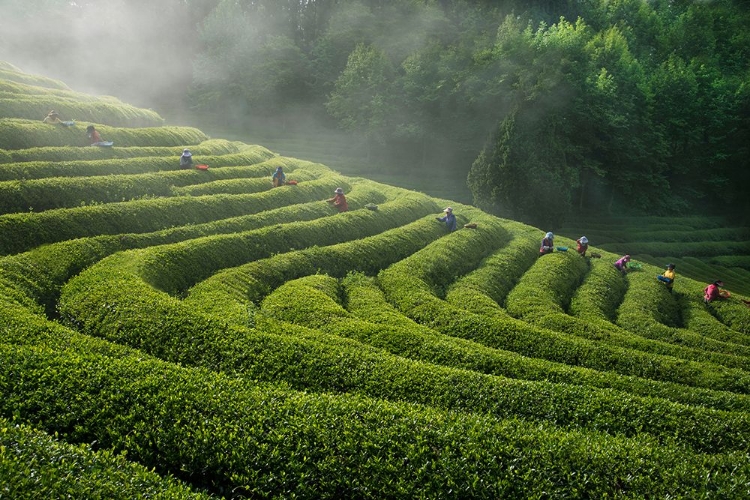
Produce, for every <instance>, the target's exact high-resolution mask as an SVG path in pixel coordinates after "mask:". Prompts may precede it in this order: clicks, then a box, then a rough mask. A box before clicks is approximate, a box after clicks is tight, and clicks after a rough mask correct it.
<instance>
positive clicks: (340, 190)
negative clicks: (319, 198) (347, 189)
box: [334, 188, 344, 194]
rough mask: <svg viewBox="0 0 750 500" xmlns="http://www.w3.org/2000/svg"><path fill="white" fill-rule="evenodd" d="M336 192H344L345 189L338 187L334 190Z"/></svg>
mask: <svg viewBox="0 0 750 500" xmlns="http://www.w3.org/2000/svg"><path fill="white" fill-rule="evenodd" d="M334 193H336V194H344V190H343V189H341V188H336V191H334Z"/></svg>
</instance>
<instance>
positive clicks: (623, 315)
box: [617, 266, 750, 370]
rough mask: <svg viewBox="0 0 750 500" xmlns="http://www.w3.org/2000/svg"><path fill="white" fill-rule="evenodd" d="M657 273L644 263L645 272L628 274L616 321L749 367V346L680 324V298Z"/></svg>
mask: <svg viewBox="0 0 750 500" xmlns="http://www.w3.org/2000/svg"><path fill="white" fill-rule="evenodd" d="M657 274H659V270H658V269H656V268H653V267H651V266H648V267H644V271H643V272H637V273H631V274H630V275H629V276H628V281H629V282H630V287H629V289H628V292H627V293H626V295H625V300H624V301H623V303H622V305H621V306H620V309H619V312H618V317H617V324H618V325H620V326H621V327H623V328H625V329H627V330H629V331H631V332H633V333H634V334H636V335H641V336H643V337H646V338H651V339H657V340H661V341H664V342H674V343H679V344H680V345H685V346H688V347H693V348H695V349H701V350H702V352H704V353H705V360H706V361H709V362H714V363H720V364H722V365H725V366H733V367H736V368H742V369H744V370H748V369H750V363H749V360H748V359H747V356H748V355H750V349H748V347H746V346H742V345H739V344H734V343H728V342H723V341H718V340H714V339H711V338H709V337H706V336H704V335H702V334H699V333H696V332H692V331H690V330H686V329H684V328H678V327H680V326H681V324H682V318H681V311H680V304H679V301H678V300H676V298H675V297H674V296H673V295H672V294H670V293H669V292H667V289H666V287H665V286H663V285H662V283H661V282H659V281H657V280H656V278H655V276H656V275H657ZM677 279H679V277H678V278H677ZM681 286H682V284H681V283H679V282H678V283H677V284H676V285H675V287H677V289H681ZM674 293H677V292H674Z"/></svg>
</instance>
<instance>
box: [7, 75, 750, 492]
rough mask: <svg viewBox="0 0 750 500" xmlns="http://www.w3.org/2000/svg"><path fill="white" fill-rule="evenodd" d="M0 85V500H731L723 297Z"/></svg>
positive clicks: (741, 476)
mask: <svg viewBox="0 0 750 500" xmlns="http://www.w3.org/2000/svg"><path fill="white" fill-rule="evenodd" d="M0 70H2V71H1V72H0V86H4V87H3V89H5V90H3V92H4V93H5V95H6V98H7V99H9V100H11V101H13V102H14V103H16V104H14V106H16V107H15V108H13V109H19V110H20V109H25V111H13V113H15V115H14V116H8V115H7V114H6V115H4V116H2V117H0V148H2V149H1V150H0V162H1V163H0V193H2V194H1V195H0V332H1V333H2V343H1V344H0V478H2V481H1V482H0V498H6V497H7V498H59V497H72V498H138V497H149V498H152V497H158V498H208V497H225V498H244V497H248V498H268V497H274V498H415V497H416V498H644V497H649V498H655V497H661V498H708V497H713V498H747V497H748V495H750V460H749V459H748V450H749V449H750V447H749V445H750V308H748V307H747V306H746V305H745V304H744V303H743V302H742V300H741V299H743V298H746V297H743V296H741V294H740V293H735V294H733V295H732V297H731V298H730V299H729V300H725V301H720V302H717V303H714V304H711V305H709V306H706V305H705V304H703V302H702V300H701V290H702V288H703V286H704V283H703V282H701V281H693V280H691V279H689V278H687V277H684V276H680V277H679V280H678V282H677V283H676V285H675V292H674V293H673V294H670V293H669V292H668V291H667V290H666V289H665V288H664V287H663V286H661V285H660V283H659V282H658V281H657V280H656V279H655V275H656V274H658V273H659V272H660V271H661V268H660V266H655V265H652V264H649V263H648V261H647V260H646V259H643V265H642V268H641V269H640V270H637V271H633V272H631V273H629V274H627V275H626V276H622V275H620V273H619V272H618V271H617V270H616V269H615V268H614V267H613V266H612V262H614V260H615V259H616V258H617V257H619V255H618V254H616V253H613V252H611V251H609V249H608V247H607V246H606V245H605V244H602V245H601V246H598V244H597V246H594V247H593V248H592V250H593V251H596V252H599V253H600V254H601V255H602V258H600V259H588V258H582V257H580V256H579V255H577V254H576V253H575V252H573V251H568V252H562V251H560V252H555V253H552V254H550V255H546V256H544V257H541V258H540V257H538V247H539V242H540V240H541V237H542V236H543V233H544V231H542V230H541V229H539V228H534V227H530V226H527V225H524V224H521V223H518V222H514V221H511V220H505V219H500V218H497V217H494V216H491V215H488V214H485V213H483V212H481V211H480V210H478V209H476V208H473V207H471V206H469V205H464V204H460V203H454V202H453V201H449V200H443V199H436V198H434V197H430V196H427V195H425V194H422V193H420V192H417V191H411V190H407V189H404V188H399V187H394V186H389V185H386V184H382V183H378V182H375V181H373V180H369V179H366V178H361V177H351V176H344V175H341V174H340V173H338V172H336V171H334V170H332V169H330V168H328V167H327V166H325V165H323V164H319V163H314V162H310V161H305V160H303V159H298V158H293V157H284V156H280V155H278V154H275V153H274V152H272V151H270V150H269V149H267V148H265V147H263V146H261V145H249V144H244V143H241V142H236V141H227V140H222V139H217V138H209V137H207V136H206V135H205V134H204V133H203V132H201V131H200V130H198V129H195V128H190V127H173V126H165V125H163V124H158V125H155V126H144V124H143V123H142V122H141V120H142V118H141V115H140V111H139V112H138V113H136V114H135V115H134V116H133V118H132V121H128V120H125V121H124V122H117V120H120V119H121V118H122V117H123V116H126V115H127V113H129V112H130V111H132V109H131V108H130V107H128V106H127V105H126V104H119V103H116V102H114V101H112V100H109V99H107V101H109V106H110V107H109V108H107V111H106V113H105V114H103V115H101V118H100V120H101V121H96V122H94V123H96V124H97V128H98V129H100V130H101V132H102V136H103V137H104V139H105V140H112V141H114V143H115V144H114V147H112V148H97V147H84V146H82V145H81V141H82V139H84V137H85V132H84V129H85V126H86V124H87V123H88V118H87V121H86V122H81V123H79V124H77V125H76V126H75V127H68V128H64V127H60V126H57V125H47V124H42V123H40V118H41V117H43V116H44V115H45V114H46V108H44V107H43V108H41V111H40V112H37V111H36V110H35V111H33V113H32V112H31V111H30V110H28V109H26V108H24V107H23V106H22V105H21V104H18V103H26V104H25V105H27V106H31V103H34V102H37V100H39V101H44V106H45V107H49V106H50V105H51V104H52V105H54V106H55V107H56V108H60V109H63V107H62V106H61V105H58V104H57V103H56V102H54V101H50V100H48V99H49V97H48V96H49V95H54V96H57V97H59V98H60V99H66V100H67V101H66V102H68V101H69V102H70V103H71V104H70V108H69V109H74V108H75V106H78V105H80V106H81V109H83V108H85V107H86V106H87V104H86V103H89V102H92V100H93V101H94V102H96V100H95V99H93V98H92V97H90V96H81V95H80V94H77V93H75V92H73V91H71V90H69V89H66V88H65V86H64V85H63V84H61V83H59V82H54V81H48V80H46V79H44V78H42V77H32V76H30V75H25V74H23V73H21V72H19V71H17V70H16V69H15V68H13V67H12V66H10V65H0ZM51 89H56V90H55V91H54V92H50V90H51ZM39 96H44V99H41V98H40V97H39ZM87 99H88V100H87ZM120 106H122V108H120ZM1 109H3V113H6V110H7V108H1ZM107 113H112V120H111V121H110V120H108V119H107V118H108V114H107ZM143 113H144V116H145V114H148V113H147V110H143ZM32 115H34V116H35V117H36V118H35V119H34V118H32ZM81 116H83V115H81ZM70 118H74V117H73V116H70ZM76 118H80V116H78V117H76ZM92 120H93V118H92ZM184 147H189V148H190V149H191V151H192V152H193V154H194V158H195V160H196V162H197V163H205V164H208V165H209V169H208V170H205V171H200V170H195V169H191V170H179V168H178V158H179V156H180V153H181V151H182V149H183V148H184ZM277 166H283V167H284V170H285V171H286V175H287V178H288V179H294V180H297V181H298V184H297V185H287V186H283V187H280V188H271V182H270V178H271V174H272V173H273V172H274V171H275V169H276V167H277ZM337 187H342V188H343V189H344V191H345V192H346V193H347V199H348V202H349V207H350V210H349V211H348V212H344V213H337V212H336V211H335V210H334V209H333V208H332V207H331V205H330V204H328V203H326V202H325V201H324V200H325V199H327V198H329V197H331V196H332V193H333V191H334V189H335V188H337ZM448 204H451V205H452V206H453V207H454V210H455V212H456V213H457V215H458V219H459V228H460V229H459V230H457V231H455V232H452V233H448V232H447V231H446V229H445V227H444V224H442V223H439V222H438V221H436V220H435V219H436V217H437V216H439V215H440V213H441V211H442V209H443V208H444V207H445V206H446V205H448ZM373 205H374V206H376V207H377V209H376V210H374V209H373V208H374V207H373ZM469 222H473V223H475V224H476V225H477V228H476V229H467V228H463V225H464V224H466V223H469ZM589 233H590V234H592V235H595V234H596V233H594V232H591V231H589ZM590 238H591V239H592V241H597V240H595V239H594V236H590ZM602 241H604V240H602ZM556 244H558V245H561V246H569V247H572V246H574V242H573V240H571V239H566V238H564V237H559V238H558V241H556ZM633 253H634V254H637V252H636V251H633ZM641 253H643V254H646V253H650V254H652V255H653V254H654V252H653V251H646V250H643V251H642V252H641ZM738 253H739V252H738ZM745 255H747V254H746V253H745ZM656 256H658V257H659V258H661V255H659V254H657V255H656ZM685 261H686V260H683V261H682V262H685ZM680 266H682V264H680ZM740 267H741V266H740ZM725 279H728V278H725Z"/></svg>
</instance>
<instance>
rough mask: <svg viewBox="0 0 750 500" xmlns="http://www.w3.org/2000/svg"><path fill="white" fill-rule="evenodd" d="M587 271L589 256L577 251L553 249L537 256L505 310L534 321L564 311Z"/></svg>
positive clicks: (508, 299)
mask: <svg viewBox="0 0 750 500" xmlns="http://www.w3.org/2000/svg"><path fill="white" fill-rule="evenodd" d="M587 272H588V260H587V259H585V258H582V257H581V256H580V255H578V253H576V252H554V253H552V254H549V255H545V256H543V257H540V258H539V259H537V261H536V262H535V263H534V265H533V266H531V267H530V268H529V270H528V271H527V272H526V273H525V274H524V275H523V277H522V278H521V279H520V281H519V282H518V284H516V286H515V287H514V288H513V290H511V292H510V293H509V294H508V297H507V298H506V300H505V307H506V310H507V311H508V313H509V314H510V315H511V316H513V317H515V318H520V319H523V320H525V321H528V322H531V323H533V322H534V320H535V319H536V318H539V317H541V316H546V315H548V314H550V313H553V312H559V313H563V312H566V311H567V309H568V305H569V303H570V299H571V298H572V297H573V294H574V293H575V291H576V289H577V288H578V286H579V285H580V284H581V282H582V281H583V278H584V276H585V275H586V273H587Z"/></svg>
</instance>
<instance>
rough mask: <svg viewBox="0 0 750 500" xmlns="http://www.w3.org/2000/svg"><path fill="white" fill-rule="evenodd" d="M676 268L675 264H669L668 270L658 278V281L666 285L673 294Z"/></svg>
mask: <svg viewBox="0 0 750 500" xmlns="http://www.w3.org/2000/svg"><path fill="white" fill-rule="evenodd" d="M674 267H675V266H674V264H671V263H670V264H667V268H666V269H665V270H664V272H663V273H662V274H660V275H659V276H657V277H656V279H658V280H659V281H661V282H662V283H664V285H666V287H667V290H668V291H669V293H672V287H673V286H674V277H675V274H674Z"/></svg>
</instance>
